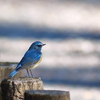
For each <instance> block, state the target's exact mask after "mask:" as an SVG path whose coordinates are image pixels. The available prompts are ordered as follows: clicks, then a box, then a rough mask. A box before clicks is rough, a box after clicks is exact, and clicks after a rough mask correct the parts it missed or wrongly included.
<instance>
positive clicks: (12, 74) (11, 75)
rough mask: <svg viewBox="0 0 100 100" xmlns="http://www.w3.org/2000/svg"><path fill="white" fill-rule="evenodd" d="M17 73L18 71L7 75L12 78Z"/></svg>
mask: <svg viewBox="0 0 100 100" xmlns="http://www.w3.org/2000/svg"><path fill="white" fill-rule="evenodd" d="M17 73H18V71H16V70H14V71H13V72H12V73H11V74H10V75H9V77H13V76H14V75H15V74H17Z"/></svg>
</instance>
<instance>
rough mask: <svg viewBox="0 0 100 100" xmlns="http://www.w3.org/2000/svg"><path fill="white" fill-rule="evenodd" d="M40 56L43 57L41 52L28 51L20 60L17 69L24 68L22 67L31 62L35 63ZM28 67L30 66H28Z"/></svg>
mask: <svg viewBox="0 0 100 100" xmlns="http://www.w3.org/2000/svg"><path fill="white" fill-rule="evenodd" d="M40 58H41V53H40V52H36V51H34V52H33V51H27V52H26V53H25V55H24V57H23V58H22V60H21V61H20V62H19V64H18V66H17V67H16V70H19V69H24V68H22V67H24V65H26V64H27V63H30V65H31V63H32V64H33V65H34V64H35V63H37V62H38V61H39V60H40ZM27 67H30V66H27Z"/></svg>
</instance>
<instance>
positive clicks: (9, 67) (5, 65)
mask: <svg viewBox="0 0 100 100" xmlns="http://www.w3.org/2000/svg"><path fill="white" fill-rule="evenodd" d="M17 64H18V63H17V62H0V84H1V81H2V80H3V79H5V78H7V77H8V75H9V74H10V73H11V72H12V71H13V70H14V69H15V68H16V66H17ZM23 76H24V72H23V70H22V71H20V72H18V74H16V75H15V76H14V78H18V77H23ZM0 100H1V87H0Z"/></svg>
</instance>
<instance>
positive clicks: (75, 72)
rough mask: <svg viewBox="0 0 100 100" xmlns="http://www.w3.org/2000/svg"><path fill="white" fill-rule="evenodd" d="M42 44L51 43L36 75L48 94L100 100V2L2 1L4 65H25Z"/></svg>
mask: <svg viewBox="0 0 100 100" xmlns="http://www.w3.org/2000/svg"><path fill="white" fill-rule="evenodd" d="M36 40H39V41H42V42H43V43H46V46H44V47H43V49H42V51H43V61H42V62H41V64H40V65H39V67H38V68H36V69H34V70H33V73H34V76H35V77H41V78H42V80H43V82H44V89H53V90H65V91H70V97H71V100H100V1H99V0H4V1H3V0H0V61H1V62H19V61H20V59H21V58H22V56H23V55H24V53H25V52H26V50H27V49H28V48H29V46H30V45H31V43H32V42H34V41H36ZM25 75H27V74H26V72H25Z"/></svg>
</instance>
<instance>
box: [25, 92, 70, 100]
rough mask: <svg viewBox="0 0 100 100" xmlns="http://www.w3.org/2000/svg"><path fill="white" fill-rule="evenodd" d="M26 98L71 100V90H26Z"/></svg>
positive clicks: (34, 99)
mask: <svg viewBox="0 0 100 100" xmlns="http://www.w3.org/2000/svg"><path fill="white" fill-rule="evenodd" d="M24 96H25V100H70V95H69V92H66V91H55V90H33V91H32V90H30V91H26V92H25V94H24Z"/></svg>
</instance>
